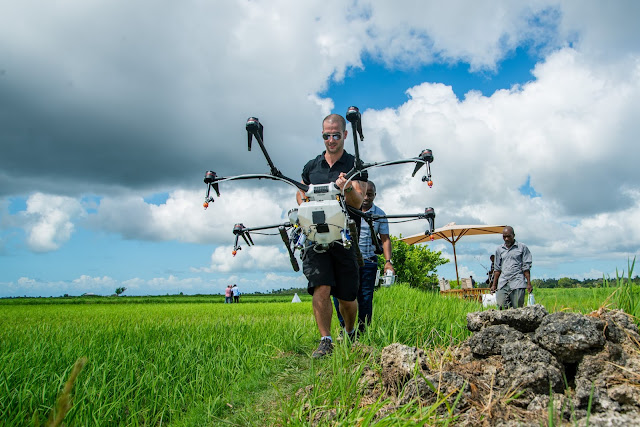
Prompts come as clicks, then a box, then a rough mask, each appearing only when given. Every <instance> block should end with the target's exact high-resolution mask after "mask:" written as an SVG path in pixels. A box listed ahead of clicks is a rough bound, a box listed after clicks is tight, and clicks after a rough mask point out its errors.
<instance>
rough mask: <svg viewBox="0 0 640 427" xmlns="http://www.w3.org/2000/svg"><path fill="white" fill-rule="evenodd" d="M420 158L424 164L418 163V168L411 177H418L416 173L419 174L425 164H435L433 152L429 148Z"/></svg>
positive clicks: (423, 151)
mask: <svg viewBox="0 0 640 427" xmlns="http://www.w3.org/2000/svg"><path fill="white" fill-rule="evenodd" d="M418 158H419V159H420V160H422V162H416V168H415V169H414V170H413V173H412V174H411V177H414V176H416V172H418V171H419V170H420V168H421V167H422V166H424V164H425V163H431V162H433V152H432V151H431V150H430V149H428V148H427V149H425V150H422V153H420V155H419V156H418Z"/></svg>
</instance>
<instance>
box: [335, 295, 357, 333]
mask: <svg viewBox="0 0 640 427" xmlns="http://www.w3.org/2000/svg"><path fill="white" fill-rule="evenodd" d="M339 301H340V314H342V318H343V319H344V328H345V329H346V330H347V332H351V331H353V330H354V329H355V325H356V315H357V314H358V301H357V300H353V301H345V300H339ZM329 324H331V317H329Z"/></svg>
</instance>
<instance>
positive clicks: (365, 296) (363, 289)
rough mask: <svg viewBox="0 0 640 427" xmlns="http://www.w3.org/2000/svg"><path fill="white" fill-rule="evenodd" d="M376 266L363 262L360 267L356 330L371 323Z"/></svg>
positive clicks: (375, 264) (362, 328) (362, 329)
mask: <svg viewBox="0 0 640 427" xmlns="http://www.w3.org/2000/svg"><path fill="white" fill-rule="evenodd" d="M377 272H378V264H377V263H372V262H371V263H370V262H365V264H364V266H362V267H360V288H359V289H358V328H359V329H360V330H361V331H364V328H365V327H366V326H367V325H368V324H369V323H370V322H371V316H372V314H373V291H374V289H375V286H376V273H377Z"/></svg>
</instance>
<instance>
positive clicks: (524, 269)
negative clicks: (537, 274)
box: [491, 226, 533, 310]
mask: <svg viewBox="0 0 640 427" xmlns="http://www.w3.org/2000/svg"><path fill="white" fill-rule="evenodd" d="M502 239H503V240H504V244H503V245H501V246H499V247H498V249H496V257H495V267H494V268H495V272H494V275H493V284H492V285H491V292H492V293H493V292H496V289H497V292H496V302H497V303H498V307H499V308H500V309H501V310H502V309H505V308H518V307H524V296H525V293H526V292H525V289H526V290H527V291H529V293H531V292H532V291H533V287H532V286H531V274H530V270H531V263H532V258H531V252H530V251H529V248H527V246H526V245H525V244H524V243H520V242H516V233H515V232H514V231H513V227H510V226H506V227H505V228H504V230H503V231H502Z"/></svg>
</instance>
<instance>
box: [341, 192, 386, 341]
mask: <svg viewBox="0 0 640 427" xmlns="http://www.w3.org/2000/svg"><path fill="white" fill-rule="evenodd" d="M366 185H367V187H366V188H367V190H366V193H365V194H364V200H363V201H362V207H361V208H360V209H361V210H362V211H363V212H365V213H370V214H372V215H386V214H385V213H384V211H383V210H382V209H380V208H379V207H378V206H376V205H375V204H374V203H373V201H374V200H375V198H376V185H375V184H374V183H373V181H368V182H367V184H366ZM372 233H375V234H376V235H377V236H378V242H379V243H380V246H381V247H382V253H383V254H384V259H385V263H384V272H385V273H386V272H387V271H391V274H395V270H394V269H393V263H392V261H391V249H392V248H391V239H390V238H389V221H387V219H386V218H384V219H380V220H377V221H374V222H373V230H371V227H369V224H367V222H366V221H362V222H361V224H360V238H359V240H358V245H359V246H360V251H361V252H362V259H363V260H364V265H363V266H362V267H360V288H359V289H358V329H359V330H360V332H364V330H365V329H366V327H367V326H368V325H369V323H370V322H371V316H372V315H373V291H374V290H375V287H376V274H377V273H378V255H377V254H376V253H375V250H376V247H375V246H374V244H373V240H372V238H371V235H372ZM333 303H334V305H335V307H336V313H337V314H338V321H339V322H340V326H342V327H343V328H344V320H343V319H342V316H341V315H340V310H338V299H337V298H335V297H334V298H333Z"/></svg>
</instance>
